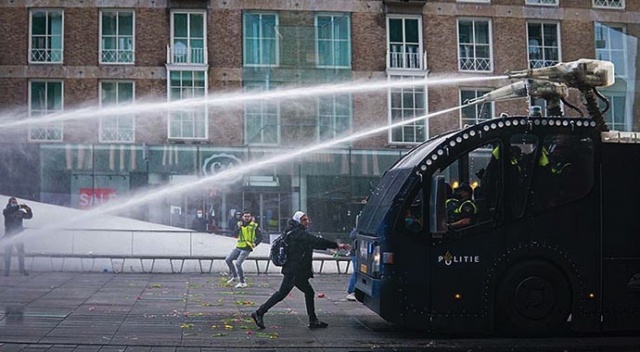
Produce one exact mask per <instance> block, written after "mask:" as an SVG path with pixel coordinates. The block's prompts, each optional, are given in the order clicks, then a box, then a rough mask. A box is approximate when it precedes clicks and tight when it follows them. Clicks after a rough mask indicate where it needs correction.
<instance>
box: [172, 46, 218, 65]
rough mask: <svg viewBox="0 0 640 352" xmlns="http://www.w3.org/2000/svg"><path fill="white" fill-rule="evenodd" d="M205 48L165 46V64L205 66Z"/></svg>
mask: <svg viewBox="0 0 640 352" xmlns="http://www.w3.org/2000/svg"><path fill="white" fill-rule="evenodd" d="M207 62H208V58H207V49H206V48H192V47H188V46H185V45H176V46H173V47H172V46H169V45H167V63H168V64H176V65H206V64H207Z"/></svg>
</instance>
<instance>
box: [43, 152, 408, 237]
mask: <svg viewBox="0 0 640 352" xmlns="http://www.w3.org/2000/svg"><path fill="white" fill-rule="evenodd" d="M291 150H293V149H283V148H279V149H275V148H252V147H238V148H230V147H211V146H203V145H158V146H148V145H104V144H100V145H82V144H55V145H42V146H41V148H40V182H41V185H40V201H43V202H46V203H52V204H59V205H64V206H69V207H73V208H78V209H90V208H92V207H95V206H99V205H102V204H104V203H106V202H109V203H110V204H112V203H111V202H124V201H126V200H127V199H130V198H131V197H136V196H137V195H139V194H143V192H151V193H155V196H154V197H153V199H154V200H153V201H150V202H146V203H144V204H143V205H137V206H134V207H129V208H126V207H125V208H124V209H120V210H118V213H119V215H122V216H127V217H131V218H136V219H140V220H145V221H151V222H155V223H161V224H167V225H173V226H178V227H184V228H190V227H191V224H192V221H193V219H194V218H195V214H196V212H197V210H202V211H203V212H204V214H205V217H206V218H207V220H208V229H209V231H211V232H216V233H225V231H227V229H228V226H227V223H228V220H229V217H230V216H232V214H233V212H234V211H242V210H243V209H247V210H250V211H251V212H252V213H253V214H254V215H255V217H256V220H257V221H258V222H259V223H260V225H261V226H262V227H263V228H264V229H265V230H267V231H268V232H269V233H277V232H280V231H281V230H282V228H283V227H284V226H285V225H286V222H287V220H288V219H289V218H290V216H291V214H292V213H293V212H294V211H295V210H297V209H303V210H306V211H307V212H308V213H309V214H310V216H311V218H312V225H311V226H312V230H313V231H314V232H317V233H321V234H322V233H326V234H335V233H345V232H348V231H349V230H350V229H351V227H352V226H353V224H354V220H355V215H356V214H357V213H358V212H359V210H360V208H361V207H362V205H363V204H364V201H365V199H366V197H367V196H368V194H369V192H370V189H371V187H373V186H375V184H376V182H377V180H378V179H379V177H380V176H381V174H382V173H383V172H384V171H385V170H386V169H387V168H388V167H389V166H391V164H392V163H394V162H395V161H396V160H397V159H398V158H399V157H400V156H401V155H402V153H403V152H405V151H381V150H354V149H349V148H344V149H331V150H325V151H323V152H316V153H308V154H305V155H304V156H303V157H300V156H297V157H291V158H288V157H287V153H291ZM276 158H277V160H274V159H276ZM144 194H148V193H144Z"/></svg>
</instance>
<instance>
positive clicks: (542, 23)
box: [526, 21, 562, 68]
mask: <svg viewBox="0 0 640 352" xmlns="http://www.w3.org/2000/svg"><path fill="white" fill-rule="evenodd" d="M532 25H538V26H540V29H541V33H542V40H543V43H541V44H539V45H537V46H538V47H540V52H541V53H542V59H536V60H533V59H531V45H530V42H531V39H530V33H529V30H530V26H532ZM549 25H554V26H555V27H556V42H557V45H555V46H553V45H547V44H546V43H545V42H544V30H545V26H549ZM526 26H527V28H526V30H527V38H526V40H527V67H529V68H541V67H549V66H553V65H556V64H558V63H560V62H562V38H561V28H560V23H559V22H549V21H527V22H526ZM547 48H556V50H557V55H558V58H557V60H548V59H547V58H546V56H545V51H546V50H547ZM532 62H535V63H534V64H532ZM538 63H541V64H538Z"/></svg>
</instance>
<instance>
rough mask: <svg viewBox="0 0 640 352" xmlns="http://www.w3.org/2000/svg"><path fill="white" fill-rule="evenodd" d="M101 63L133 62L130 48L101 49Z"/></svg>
mask: <svg viewBox="0 0 640 352" xmlns="http://www.w3.org/2000/svg"><path fill="white" fill-rule="evenodd" d="M100 62H102V63H133V50H131V49H123V50H118V49H103V50H102V53H101V57H100Z"/></svg>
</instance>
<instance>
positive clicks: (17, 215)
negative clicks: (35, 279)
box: [2, 197, 33, 276]
mask: <svg viewBox="0 0 640 352" xmlns="http://www.w3.org/2000/svg"><path fill="white" fill-rule="evenodd" d="M2 215H4V239H6V240H8V243H7V244H5V247H4V276H9V269H10V268H11V252H12V251H13V246H14V244H15V246H16V250H17V251H18V267H19V268H20V273H21V274H23V275H29V273H27V271H26V270H25V268H24V244H22V242H16V243H13V242H11V241H12V240H11V239H10V237H13V236H15V235H17V234H19V233H20V232H22V230H23V227H22V219H31V218H32V217H33V213H32V212H31V208H29V206H28V205H26V204H20V205H18V200H17V199H16V198H14V197H11V198H9V202H7V206H6V208H4V210H2Z"/></svg>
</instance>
